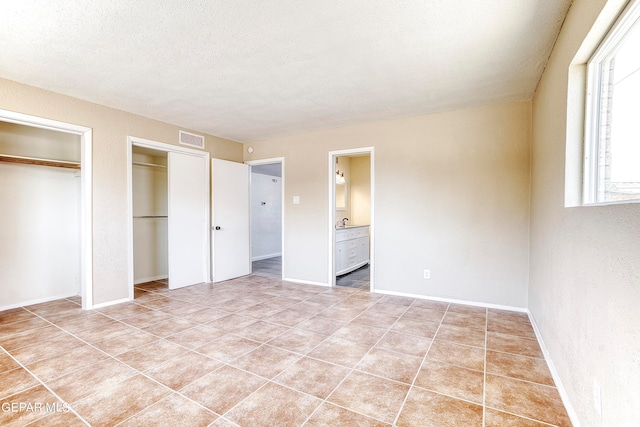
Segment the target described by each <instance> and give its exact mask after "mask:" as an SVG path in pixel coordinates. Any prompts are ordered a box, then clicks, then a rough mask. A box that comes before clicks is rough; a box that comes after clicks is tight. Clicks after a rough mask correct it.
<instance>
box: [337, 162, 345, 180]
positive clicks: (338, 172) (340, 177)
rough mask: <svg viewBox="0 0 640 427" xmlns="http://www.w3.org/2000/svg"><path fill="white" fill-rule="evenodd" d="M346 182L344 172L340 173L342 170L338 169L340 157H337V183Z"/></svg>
mask: <svg viewBox="0 0 640 427" xmlns="http://www.w3.org/2000/svg"><path fill="white" fill-rule="evenodd" d="M345 182H346V181H345V179H344V172H343V173H340V170H339V169H338V158H337V157H336V184H344V183H345Z"/></svg>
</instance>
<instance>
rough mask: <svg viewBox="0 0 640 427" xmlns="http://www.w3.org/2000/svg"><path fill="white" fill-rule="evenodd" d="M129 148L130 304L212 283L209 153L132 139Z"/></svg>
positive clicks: (129, 141) (130, 138) (129, 140)
mask: <svg viewBox="0 0 640 427" xmlns="http://www.w3.org/2000/svg"><path fill="white" fill-rule="evenodd" d="M128 144H129V151H128V156H129V158H128V162H127V163H128V170H127V182H128V192H129V218H130V221H129V250H128V252H129V257H128V258H129V298H128V299H129V300H134V299H135V297H136V292H137V291H139V292H142V290H143V289H145V288H149V290H151V289H156V290H157V289H159V288H167V289H168V290H172V289H178V288H182V287H185V286H190V285H195V284H199V283H205V282H208V281H210V280H211V267H210V266H211V264H210V256H211V240H210V237H209V235H210V222H211V221H210V210H209V200H210V186H209V180H210V177H209V156H210V155H209V152H206V151H200V150H195V149H191V148H184V147H180V146H177V145H171V144H166V143H161V142H156V141H150V140H146V139H142V138H137V137H132V136H130V137H128ZM143 284H144V285H143Z"/></svg>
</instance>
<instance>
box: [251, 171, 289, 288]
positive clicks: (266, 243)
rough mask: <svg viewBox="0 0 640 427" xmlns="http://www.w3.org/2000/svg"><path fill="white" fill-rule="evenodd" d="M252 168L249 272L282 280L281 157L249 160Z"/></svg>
mask: <svg viewBox="0 0 640 427" xmlns="http://www.w3.org/2000/svg"><path fill="white" fill-rule="evenodd" d="M248 164H249V165H250V167H251V181H250V183H251V184H250V188H251V189H250V200H251V201H250V203H251V208H250V209H251V267H252V269H251V271H252V274H254V275H256V276H263V277H271V278H274V279H282V278H283V277H284V271H283V268H282V266H283V262H282V260H283V244H282V242H283V229H284V204H283V200H284V199H283V196H284V159H282V158H278V159H267V160H260V161H256V162H249V163H248Z"/></svg>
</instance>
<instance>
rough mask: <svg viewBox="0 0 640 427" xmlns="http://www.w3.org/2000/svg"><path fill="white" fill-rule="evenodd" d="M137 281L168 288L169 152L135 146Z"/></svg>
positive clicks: (134, 229) (135, 268) (134, 198)
mask: <svg viewBox="0 0 640 427" xmlns="http://www.w3.org/2000/svg"><path fill="white" fill-rule="evenodd" d="M131 156H132V165H131V167H132V175H131V176H132V196H133V260H134V263H133V276H134V279H133V280H134V284H135V285H140V284H142V283H145V284H149V285H147V286H151V287H153V288H154V289H156V288H158V287H165V288H168V286H169V267H168V262H169V260H168V257H169V254H168V218H169V216H168V215H169V214H168V208H169V206H168V188H167V179H168V178H167V152H166V151H159V150H153V149H150V148H145V147H137V146H133V148H132V154H131Z"/></svg>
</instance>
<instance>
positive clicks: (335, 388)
mask: <svg viewBox="0 0 640 427" xmlns="http://www.w3.org/2000/svg"><path fill="white" fill-rule="evenodd" d="M382 299H384V297H382V298H380V299H378V300H377V301H376V302H375V303H374V304H373V305H372V306H371V307H373V306H374V305H375V304H378V303H379V302H381V301H382ZM412 304H413V302H412V303H411V304H409V305H407V306H406V308H405V309H404V311H403V312H402V314H401V315H400V316H398V318H397V319H396V320H395V321H394V322H393V323H392V324H391V326H389V327H388V328H387V330H386V332H385V333H384V334H383V335H382V336H381V337H380V338H379V339H378V340H377V341H376V342H375V344H373V345H371V346H370V347H369V350H367V352H366V353H365V354H364V355H363V356H362V357H361V358H360V359H359V360H358V362H357V363H356V364H355V365H354V366H353V367H351V368H349V373H347V375H345V377H344V378H343V379H342V380H341V381H340V382H339V383H338V385H336V386H335V387H334V388H333V390H331V392H330V393H329V394H327V397H325V398H324V400H323V401H322V403H321V404H320V405H318V407H317V408H316V409H315V410H314V411H313V412H312V413H311V414H310V415H309V416H308V417H307V419H306V420H305V421H304V422H303V423H302V425H304V424H306V423H307V421H309V419H311V417H312V416H313V415H314V414H315V413H316V412H317V411H318V408H320V406H322V405H324V404H325V403H327V402H328V399H329V398H330V397H331V396H332V395H333V393H335V391H336V390H337V389H338V388H339V387H340V386H341V385H342V384H343V383H344V381H345V380H346V379H347V378H348V377H349V376H351V374H352V373H353V372H354V371H355V370H356V366H357V365H358V363H360V362H361V361H362V359H364V357H365V356H366V355H367V354H369V353H370V352H371V350H373V348H374V347H375V346H376V345H378V344H379V343H380V341H382V339H383V338H384V337H385V336H386V335H387V334H388V333H389V331H391V328H392V327H393V326H394V325H395V324H396V323H398V321H399V320H400V318H401V317H402V315H403V314H404V313H406V312H407V310H408V309H409V307H410V306H411V305H412ZM371 307H368V308H367V309H365V310H362V312H361V313H360V314H358V315H357V316H356V317H354V318H353V319H352V320H351V321H353V320H355V319H357V318H358V317H359V316H361V315H362V313H364V312H365V311H366V310H368V309H369V308H371ZM349 323H351V322H349ZM336 332H337V331H336ZM318 345H319V344H318ZM358 372H360V371H358ZM407 394H408V393H407ZM328 403H330V404H334V403H333V402H328ZM336 406H339V407H342V406H341V405H336ZM344 409H347V410H349V411H351V412H355V413H358V414H360V413H359V412H358V411H354V410H353V409H349V408H344ZM360 415H365V414H360ZM365 416H367V417H369V418H373V419H375V420H378V421H381V422H384V423H386V424H388V423H387V422H386V421H382V420H379V419H377V418H374V417H371V416H370V415H365Z"/></svg>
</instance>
